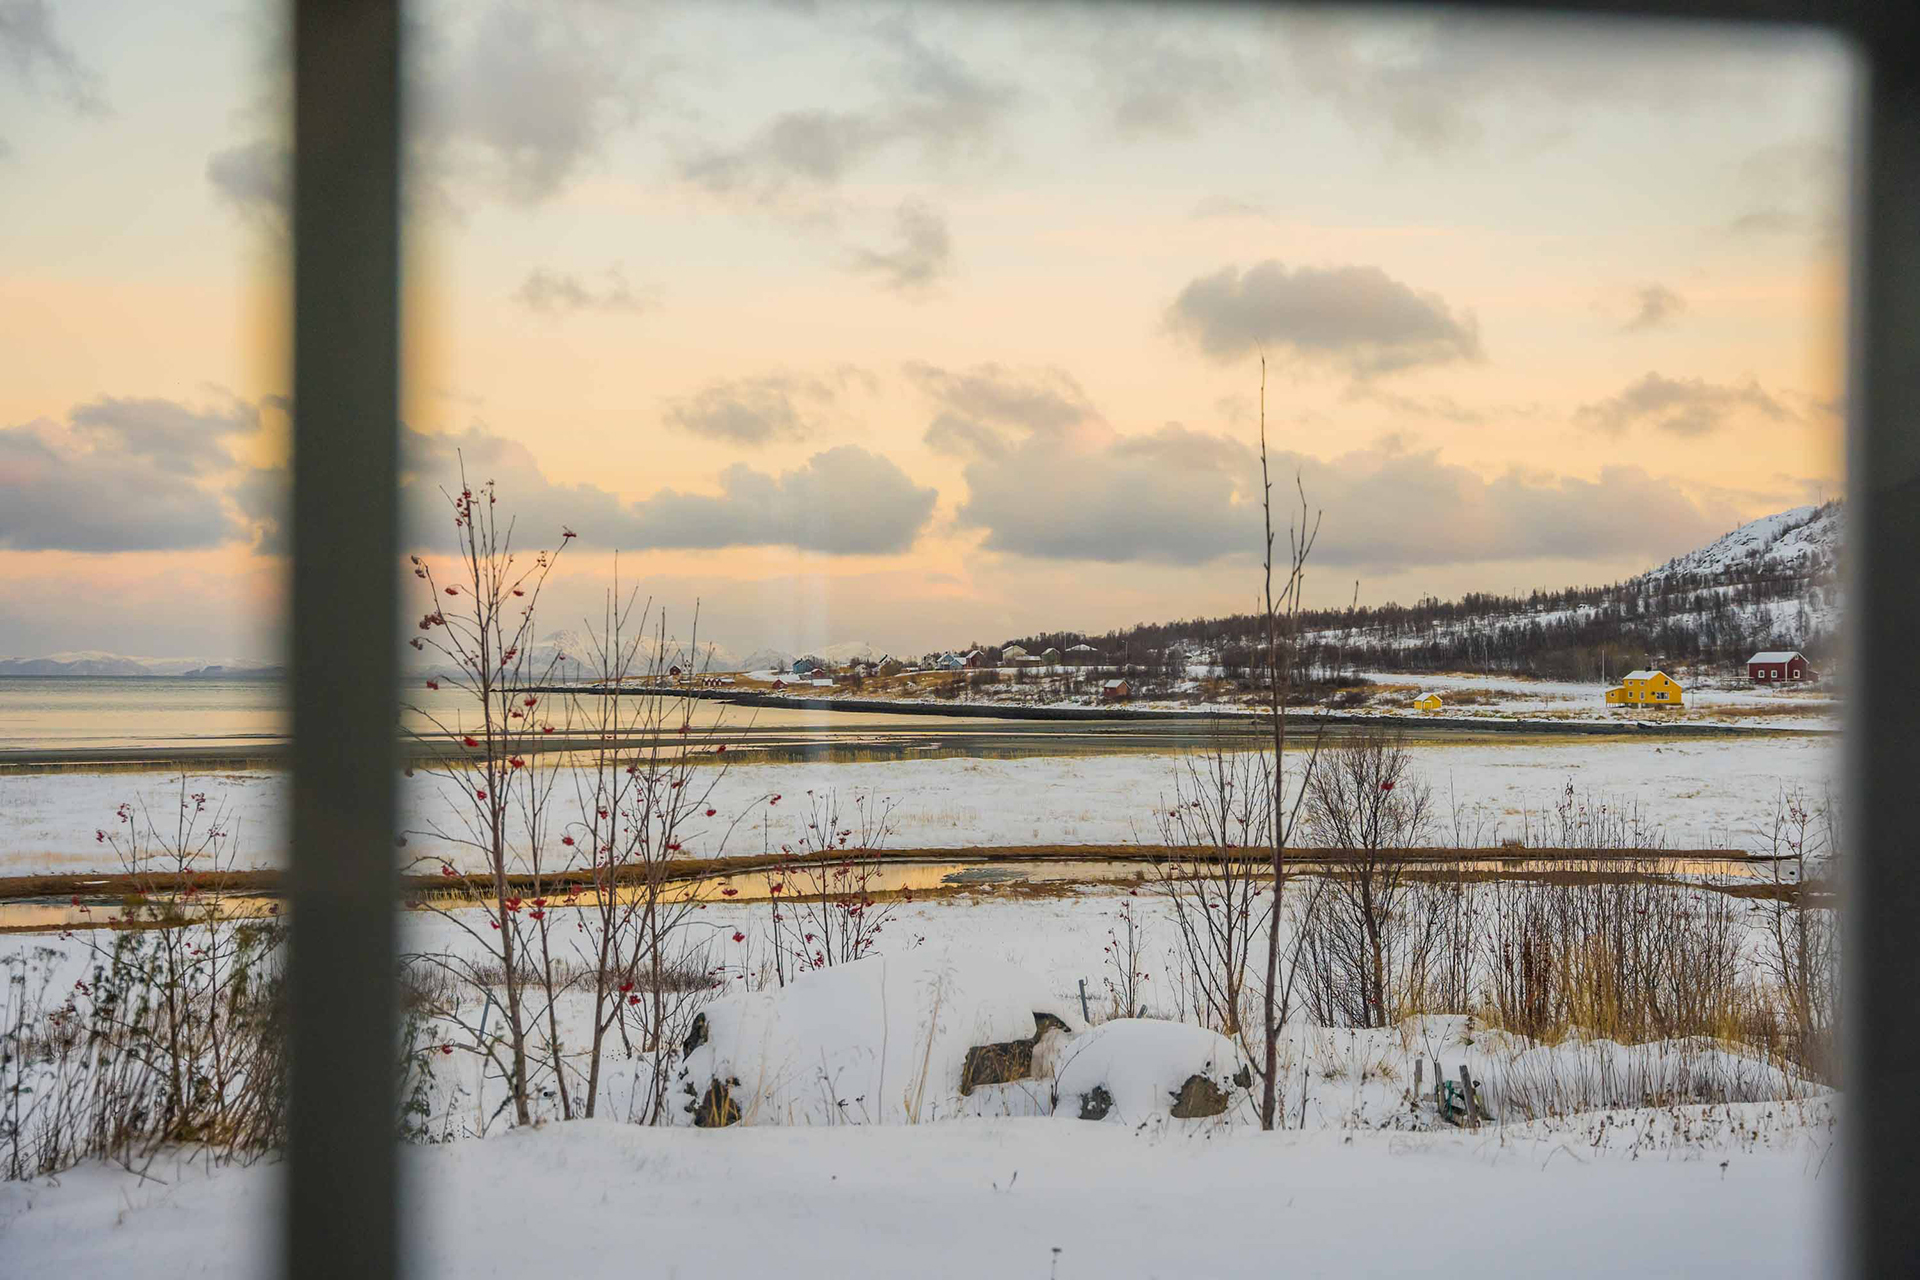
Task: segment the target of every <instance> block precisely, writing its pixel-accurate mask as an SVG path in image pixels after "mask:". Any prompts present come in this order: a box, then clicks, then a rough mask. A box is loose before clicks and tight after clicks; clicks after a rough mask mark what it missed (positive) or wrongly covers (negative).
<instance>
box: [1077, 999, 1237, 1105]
mask: <svg viewBox="0 0 1920 1280" xmlns="http://www.w3.org/2000/svg"><path fill="white" fill-rule="evenodd" d="M1252 1082H1253V1072H1252V1069H1251V1068H1250V1066H1249V1065H1248V1063H1247V1061H1246V1058H1245V1056H1244V1055H1243V1054H1242V1053H1241V1052H1240V1048H1239V1046H1238V1045H1236V1044H1234V1042H1233V1041H1231V1040H1229V1039H1227V1038H1226V1037H1225V1036H1221V1035H1216V1034H1215V1033H1214V1032H1211V1031H1207V1030H1205V1029H1203V1028H1201V1027H1192V1026H1187V1025H1186V1024H1184V1023H1178V1022H1164V1021H1159V1020H1157V1019H1152V1018H1117V1019H1115V1020H1114V1021H1112V1022H1108V1023H1104V1024H1102V1025H1101V1026H1099V1027H1096V1028H1094V1030H1093V1031H1091V1032H1089V1033H1088V1034H1086V1035H1084V1036H1081V1037H1079V1038H1078V1039H1076V1040H1073V1041H1072V1042H1070V1043H1069V1044H1068V1046H1067V1048H1066V1049H1065V1050H1064V1052H1063V1053H1062V1055H1061V1062H1060V1069H1059V1072H1058V1074H1057V1076H1056V1077H1055V1080H1054V1114H1055V1115H1056V1116H1064V1117H1068V1118H1075V1117H1077V1118H1078V1119H1081V1120H1105V1121H1109V1122H1112V1123H1118V1124H1129V1125H1138V1124H1146V1123H1151V1122H1154V1121H1156V1120H1158V1121H1161V1122H1170V1121H1176V1120H1209V1119H1214V1120H1217V1119H1220V1118H1222V1117H1225V1118H1227V1119H1229V1120H1231V1119H1233V1118H1234V1117H1235V1115H1236V1113H1245V1112H1246V1109H1247V1108H1248V1107H1249V1106H1250V1105H1251V1103H1250V1098H1249V1095H1248V1089H1249V1087H1250V1086H1251V1084H1252Z"/></svg>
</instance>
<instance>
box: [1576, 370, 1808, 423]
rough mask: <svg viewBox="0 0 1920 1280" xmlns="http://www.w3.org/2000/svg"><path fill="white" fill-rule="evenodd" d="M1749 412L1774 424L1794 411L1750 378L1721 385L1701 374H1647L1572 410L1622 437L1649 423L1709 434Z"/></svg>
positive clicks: (1579, 419)
mask: <svg viewBox="0 0 1920 1280" xmlns="http://www.w3.org/2000/svg"><path fill="white" fill-rule="evenodd" d="M1743 412H1751V413H1756V414H1758V415H1760V416H1761V417H1763V418H1766V419H1768V420H1769V421H1772V422H1784V421H1788V420H1790V419H1792V418H1794V417H1796V416H1797V415H1795V414H1794V413H1793V412H1792V411H1791V410H1789V409H1788V408H1787V407H1786V406H1785V405H1783V404H1781V403H1780V402H1779V401H1778V400H1776V399H1774V398H1773V397H1772V396H1770V395H1768V394H1767V393H1766V392H1765V391H1762V390H1761V389H1760V384H1759V383H1757V382H1752V381H1749V382H1747V383H1746V384H1745V385H1743V386H1722V385H1719V384H1717V383H1712V382H1707V381H1704V380H1703V379H1700V378H1667V377H1663V376H1661V375H1660V374H1658V373H1648V374H1647V375H1646V376H1645V377H1643V378H1641V379H1640V380H1639V381H1638V382H1635V383H1633V384H1632V385H1630V386H1628V387H1627V388H1626V389H1624V390H1623V391H1621V392H1620V393H1619V394H1618V395H1614V396H1609V397H1608V398H1607V399H1605V400H1597V401H1594V402H1593V403H1591V404H1583V405H1581V406H1580V407H1579V409H1577V410H1575V411H1574V415H1573V416H1574V421H1575V422H1577V423H1579V424H1580V425H1581V426H1583V427H1587V428H1589V429H1591V430H1594V431H1601V432H1605V433H1606V434H1608V435H1615V436H1617V435H1622V434H1624V433H1625V432H1626V430H1627V429H1628V428H1629V427H1633V426H1641V425H1649V426H1652V427H1653V428H1654V429H1655V430H1657V431H1664V432H1666V433H1667V434H1669V435H1675V436H1682V437H1688V438H1692V437H1697V436H1704V435H1708V434H1711V433H1712V432H1714V431H1716V430H1718V429H1719V428H1720V427H1721V426H1723V425H1725V423H1726V421H1727V419H1728V418H1729V417H1731V416H1733V415H1735V414H1739V413H1743Z"/></svg>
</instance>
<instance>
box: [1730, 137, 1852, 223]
mask: <svg viewBox="0 0 1920 1280" xmlns="http://www.w3.org/2000/svg"><path fill="white" fill-rule="evenodd" d="M1734 186H1735V189H1736V190H1737V191H1738V192H1739V193H1740V196H1741V199H1742V200H1743V201H1744V203H1745V206H1746V207H1745V209H1744V211H1743V212H1741V213H1739V214H1736V215H1735V216H1734V217H1733V218H1732V219H1731V220H1729V221H1728V222H1727V224H1726V226H1725V228H1724V229H1725V231H1726V233H1727V234H1729V235H1732V236H1735V237H1739V238H1758V237H1768V236H1782V235H1786V236H1811V237H1813V238H1815V239H1816V240H1819V241H1821V242H1823V243H1829V244H1831V243H1835V242H1837V241H1838V240H1839V238H1840V235H1841V230H1842V228H1841V221H1840V213H1839V210H1840V207H1841V204H1842V202H1843V201H1844V199H1845V193H1846V157H1845V156H1844V155H1843V154H1842V153H1841V150H1840V148H1839V146H1837V145H1836V144H1834V143H1833V142H1830V141H1827V140H1825V139H1814V138H1801V139H1795V140H1793V141H1789V142H1778V143H1775V144H1773V145H1772V146H1767V147H1762V148H1760V149H1759V150H1758V151H1755V152H1753V153H1752V154H1751V155H1749V156H1747V157H1746V158H1745V159H1743V160H1742V161H1741V162H1740V164H1739V166H1738V168H1737V169H1736V170H1735V179H1734Z"/></svg>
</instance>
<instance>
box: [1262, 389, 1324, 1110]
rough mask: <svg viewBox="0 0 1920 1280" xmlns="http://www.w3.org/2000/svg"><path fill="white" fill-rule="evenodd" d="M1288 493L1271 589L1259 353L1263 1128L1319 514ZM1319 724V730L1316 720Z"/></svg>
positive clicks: (1295, 809)
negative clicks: (1292, 702)
mask: <svg viewBox="0 0 1920 1280" xmlns="http://www.w3.org/2000/svg"><path fill="white" fill-rule="evenodd" d="M1293 487H1294V492H1295V493H1297V494H1298V495H1299V498H1300V507H1299V512H1298V515H1297V517H1295V518H1294V519H1292V520H1289V522H1288V524H1287V563H1286V565H1285V567H1284V570H1283V576H1282V578H1281V581H1280V584H1279V588H1278V592H1277V593H1276V590H1275V585H1274V558H1273V555H1274V545H1275V544H1274V533H1273V478H1272V475H1271V473H1270V472H1269V470H1268V459H1267V358H1266V357H1265V356H1264V355H1263V356H1261V357H1260V510H1261V513H1262V517H1263V521H1264V528H1265V545H1264V548H1263V555H1262V558H1261V568H1262V570H1263V571H1264V578H1263V585H1262V593H1261V605H1262V618H1261V622H1262V624H1263V630H1264V632H1265V636H1264V639H1265V642H1266V653H1265V658H1266V667H1267V720H1268V728H1269V730H1270V732H1271V733H1272V735H1273V756H1272V767H1273V775H1272V781H1271V783H1270V784H1269V785H1270V788H1271V791H1272V794H1273V804H1272V805H1271V806H1270V813H1269V820H1270V822H1271V823H1272V828H1273V831H1272V842H1271V858H1272V873H1273V898H1272V904H1271V906H1270V907H1269V908H1268V911H1267V917H1268V923H1269V927H1268V929H1267V965H1266V984H1265V987H1264V989H1263V994H1262V997H1261V1008H1262V1014H1263V1017H1262V1022H1263V1029H1264V1031H1265V1033H1266V1051H1265V1053H1264V1054H1263V1056H1262V1080H1261V1086H1260V1127H1261V1128H1263V1129H1271V1128H1273V1127H1274V1125H1275V1123H1276V1122H1277V1120H1278V1117H1279V1111H1278V1097H1279V1074H1280V1028H1281V1026H1282V1024H1283V1023H1284V1022H1285V1021H1286V1014H1287V1008H1286V1004H1287V996H1288V995H1289V994H1290V993H1291V991H1292V981H1291V974H1290V975H1289V978H1288V980H1287V982H1285V983H1284V984H1283V983H1282V981H1281V976H1280V950H1281V948H1280V920H1281V903H1282V899H1283V897H1284V895H1285V893H1286V889H1287V876H1288V871H1287V843H1288V839H1289V837H1290V836H1291V835H1292V833H1293V825H1294V823H1295V821H1296V820H1297V819H1298V817H1299V814H1300V808H1299V801H1298V800H1297V799H1296V800H1295V802H1294V803H1293V805H1291V806H1289V805H1288V804H1287V803H1286V786H1285V774H1286V763H1287V715H1286V704H1287V694H1288V693H1289V691H1290V690H1291V689H1292V686H1293V671H1294V663H1295V648H1296V639H1297V636H1298V630H1299V615H1300V604H1301V593H1302V589H1303V587H1304V585H1305V582H1306V569H1307V558H1308V557H1309V556H1311V555H1312V554H1313V544H1314V541H1315V540H1316V539H1317V538H1318V537H1319V536H1320V514H1319V513H1318V512H1314V513H1313V515H1312V518H1311V522H1309V518H1308V513H1307V491H1306V488H1305V486H1304V485H1302V484H1301V482H1300V476H1299V473H1298V472H1296V473H1295V474H1294V478H1293ZM1320 727H1321V728H1324V727H1325V724H1324V721H1323V722H1322V724H1321V726H1320ZM1319 750H1320V737H1319V734H1318V733H1316V734H1315V737H1314V743H1313V750H1312V752H1311V754H1309V756H1308V759H1307V766H1306V770H1305V776H1304V777H1303V778H1302V781H1301V791H1300V795H1301V796H1304V795H1305V794H1306V792H1307V787H1308V786H1309V784H1310V783H1311V782H1312V778H1313V765H1314V760H1315V759H1316V758H1317V756H1318V754H1319Z"/></svg>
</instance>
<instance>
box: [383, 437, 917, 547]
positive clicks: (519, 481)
mask: <svg viewBox="0 0 1920 1280" xmlns="http://www.w3.org/2000/svg"><path fill="white" fill-rule="evenodd" d="M403 437H404V442H405V453H404V457H405V459H406V466H405V470H404V474H403V477H402V482H401V487H402V497H403V504H404V510H405V512H406V518H407V536H408V539H409V541H410V542H411V543H412V544H413V545H415V546H418V547H422V548H431V549H439V550H446V549H448V548H449V547H450V546H451V545H452V536H453V529H452V521H451V516H450V515H448V512H447V507H446V503H445V499H444V497H443V495H442V493H441V489H442V488H443V487H445V488H457V487H458V485H459V480H460V475H461V467H462V464H463V463H464V467H465V474H466V476H467V479H468V481H469V483H472V484H475V485H477V484H479V483H480V482H482V481H484V480H488V479H493V480H497V481H498V482H499V486H500V487H499V494H500V504H501V508H502V510H506V511H511V512H512V513H513V514H514V520H515V533H514V538H515V542H516V545H519V546H522V547H528V548H532V547H549V546H553V545H555V544H556V543H557V542H558V540H559V536H560V531H561V529H562V527H566V528H571V529H573V530H575V531H576V532H577V533H578V534H579V541H580V543H581V544H582V545H583V546H588V547H600V548H605V549H609V550H615V549H618V550H629V551H641V550H650V549H655V548H719V547H736V546H743V547H744V546H790V547H795V548H798V549H800V550H802V551H816V552H822V553H824V554H828V555H882V554H889V553H893V552H898V551H904V550H906V549H907V548H908V547H910V546H911V545H912V544H913V541H914V539H915V538H916V537H918V536H919V533H920V531H921V530H922V529H924V528H925V527H926V525H927V522H928V520H929V519H930V518H931V516H932V513H933V504H934V500H935V498H936V497H937V494H936V493H935V491H934V490H933V489H930V488H921V487H919V486H916V485H915V484H914V483H913V482H912V480H910V479H909V478H908V477H907V475H906V474H905V473H904V472H902V471H901V470H900V468H899V467H898V466H896V465H894V463H892V462H891V461H889V460H887V459H886V458H883V457H880V456H879V455H877V454H873V453H869V452H868V451H867V450H865V449H861V448H858V447H856V446H852V445H842V446H840V447H839V448H835V449H828V450H826V451H825V452H823V453H817V454H814V455H813V456H812V457H811V458H809V459H808V460H807V461H806V463H805V464H804V465H802V466H800V467H797V468H795V469H793V470H789V471H785V472H782V473H780V474H779V475H773V474H770V473H767V472H761V471H756V470H754V469H753V468H751V467H748V466H746V465H745V464H736V465H734V466H731V467H728V468H727V469H726V470H725V471H723V472H721V474H720V477H719V492H718V493H713V494H702V493H688V492H683V491H681V490H677V489H663V490H661V491H660V492H659V493H656V494H654V495H653V496H652V497H649V498H644V499H642V500H640V501H638V502H628V501H625V500H623V499H621V498H620V497H618V496H617V495H615V494H613V493H610V492H609V491H607V490H605V489H602V488H600V487H599V486H597V485H592V484H560V483H555V482H554V481H551V480H549V479H547V477H546V476H545V474H544V473H543V472H542V471H541V470H540V467H539V464H538V461H537V460H536V459H535V458H534V456H533V454H532V452H531V451H530V450H528V449H527V447H526V446H525V445H522V444H520V443H518V442H517V441H512V440H507V439H505V438H503V437H500V436H496V435H493V434H491V433H489V432H485V431H482V430H480V429H478V428H475V429H471V430H468V431H465V432H462V433H459V434H449V435H427V434H424V433H422V432H418V431H414V430H411V429H404V430H403Z"/></svg>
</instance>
